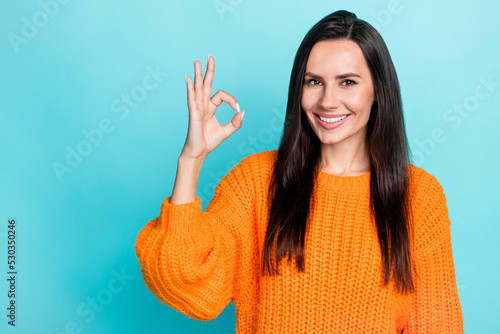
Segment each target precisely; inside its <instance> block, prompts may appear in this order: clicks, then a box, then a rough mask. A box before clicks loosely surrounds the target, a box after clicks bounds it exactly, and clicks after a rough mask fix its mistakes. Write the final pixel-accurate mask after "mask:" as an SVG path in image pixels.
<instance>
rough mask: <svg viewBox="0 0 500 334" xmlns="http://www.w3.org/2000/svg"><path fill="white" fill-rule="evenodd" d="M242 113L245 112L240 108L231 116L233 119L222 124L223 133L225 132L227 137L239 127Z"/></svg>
mask: <svg viewBox="0 0 500 334" xmlns="http://www.w3.org/2000/svg"><path fill="white" fill-rule="evenodd" d="M244 114H245V111H244V110H242V111H240V112H237V113H236V114H235V115H234V116H233V119H232V120H231V121H230V122H229V123H227V124H225V125H224V133H226V134H227V137H229V136H230V135H232V134H233V133H234V132H236V130H238V129H239V128H241V125H242V121H241V120H242V119H243V116H244ZM227 137H226V138H227Z"/></svg>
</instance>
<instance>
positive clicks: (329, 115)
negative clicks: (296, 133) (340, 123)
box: [314, 112, 349, 118]
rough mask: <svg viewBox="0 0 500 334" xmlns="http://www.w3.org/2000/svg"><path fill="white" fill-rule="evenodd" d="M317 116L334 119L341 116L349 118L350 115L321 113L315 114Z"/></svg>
mask: <svg viewBox="0 0 500 334" xmlns="http://www.w3.org/2000/svg"><path fill="white" fill-rule="evenodd" d="M314 114H315V115H318V116H321V117H326V118H332V117H341V116H348V115H349V114H320V113H316V112H315V113H314Z"/></svg>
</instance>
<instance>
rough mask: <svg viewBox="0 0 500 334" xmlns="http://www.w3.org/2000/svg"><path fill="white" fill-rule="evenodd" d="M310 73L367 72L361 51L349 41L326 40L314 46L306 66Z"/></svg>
mask: <svg viewBox="0 0 500 334" xmlns="http://www.w3.org/2000/svg"><path fill="white" fill-rule="evenodd" d="M306 70H307V71H312V72H315V73H316V72H318V73H319V72H332V73H340V72H350V71H352V72H358V73H366V71H369V68H368V65H367V64H366V60H365V57H364V55H363V51H362V50H361V48H360V47H359V45H358V44H356V43H355V42H353V41H350V40H326V41H320V42H317V43H316V44H314V46H313V47H312V49H311V52H310V54H309V58H308V60H307V65H306Z"/></svg>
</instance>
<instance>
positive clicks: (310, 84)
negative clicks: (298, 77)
mask: <svg viewBox="0 0 500 334" xmlns="http://www.w3.org/2000/svg"><path fill="white" fill-rule="evenodd" d="M312 82H314V83H315V84H312ZM316 83H320V82H319V80H316V79H309V80H306V85H309V86H317V84H316Z"/></svg>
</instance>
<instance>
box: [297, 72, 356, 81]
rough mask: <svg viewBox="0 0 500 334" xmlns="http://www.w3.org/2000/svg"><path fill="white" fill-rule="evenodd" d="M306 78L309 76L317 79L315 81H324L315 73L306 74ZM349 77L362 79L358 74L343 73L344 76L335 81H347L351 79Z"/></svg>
mask: <svg viewBox="0 0 500 334" xmlns="http://www.w3.org/2000/svg"><path fill="white" fill-rule="evenodd" d="M304 76H309V77H312V78H315V79H323V78H322V77H321V76H320V75H317V74H314V73H311V72H306V74H304ZM349 77H358V78H361V76H360V75H358V74H356V73H353V72H348V73H343V74H339V75H337V76H336V77H335V79H337V80H341V79H345V78H349Z"/></svg>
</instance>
